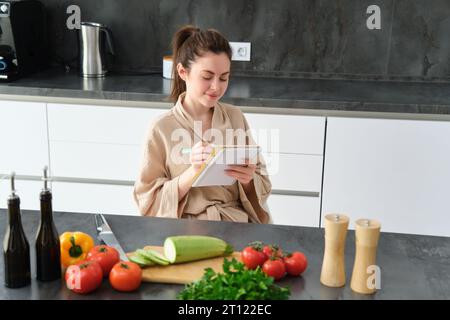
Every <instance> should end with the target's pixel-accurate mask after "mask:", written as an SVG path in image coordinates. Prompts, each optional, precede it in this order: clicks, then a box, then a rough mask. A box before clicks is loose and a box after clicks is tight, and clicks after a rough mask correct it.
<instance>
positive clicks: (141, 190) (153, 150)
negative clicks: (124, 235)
mask: <svg viewBox="0 0 450 320" xmlns="http://www.w3.org/2000/svg"><path fill="white" fill-rule="evenodd" d="M184 95H185V94H184V93H183V94H181V95H180V97H179V99H178V101H177V103H176V104H175V106H174V107H173V108H172V109H171V110H170V111H168V112H166V113H165V114H163V115H162V116H160V117H159V118H158V119H156V120H155V121H153V122H152V124H151V125H150V128H149V130H148V134H147V138H146V143H145V145H144V156H143V162H142V165H141V170H140V173H139V176H138V178H137V180H136V182H135V186H134V199H135V201H136V203H137V205H138V207H139V211H140V213H141V214H142V215H144V216H153V217H163V218H188V219H189V218H195V219H203V220H217V221H220V220H223V221H234V222H254V223H271V222H272V219H271V216H270V213H269V212H268V210H266V208H267V205H266V201H267V198H268V197H269V195H270V192H271V188H272V185H271V183H270V180H269V177H268V176H267V170H266V166H265V164H264V160H263V158H262V157H259V159H258V162H257V167H256V172H255V174H254V176H253V184H254V187H255V190H254V192H252V193H251V194H250V195H247V194H246V193H245V192H244V189H243V187H242V185H241V183H239V182H238V181H236V183H234V184H233V185H230V186H209V187H192V188H191V189H190V190H189V191H188V193H187V194H186V195H185V196H184V197H183V198H182V199H179V198H178V179H179V176H180V175H181V174H182V173H183V172H184V171H185V170H186V169H187V168H188V167H189V166H190V164H189V155H188V154H187V155H186V154H185V155H183V154H182V153H181V152H179V153H178V154H177V153H175V154H177V155H178V156H179V157H185V158H178V159H177V158H175V159H176V160H177V161H174V157H173V152H172V151H173V150H174V147H175V146H177V148H178V149H179V147H180V140H179V139H178V140H176V141H172V140H174V139H172V133H173V132H174V131H175V130H176V129H179V128H184V129H186V130H184V132H185V133H188V134H189V138H190V140H191V141H185V140H186V139H184V142H183V143H184V145H183V147H192V146H193V145H194V143H196V142H197V141H199V140H195V139H196V137H198V135H194V121H193V119H192V117H191V116H190V115H189V113H187V112H186V110H185V109H184V107H183V105H182V103H181V101H182V99H183V98H184ZM213 110H214V113H213V117H212V128H213V129H218V130H220V132H222V133H223V135H224V137H225V134H226V133H225V129H227V128H228V129H230V128H233V129H243V130H245V131H247V130H248V129H249V126H248V123H247V120H246V119H245V117H244V115H243V113H242V111H241V110H240V109H239V108H237V107H235V106H232V105H229V104H225V103H221V102H219V103H216V105H215V106H214V109H213ZM206 137H207V136H206ZM203 140H207V141H212V140H210V139H205V136H203ZM212 142H214V141H212ZM227 142H229V141H227ZM228 144H229V143H228ZM233 144H238V143H237V140H236V139H234V143H233ZM239 144H240V143H239ZM246 144H255V142H254V140H253V139H252V137H251V135H250V136H248V138H247V141H246ZM178 149H177V150H178ZM181 159H183V160H184V163H182V164H179V162H180V161H179V160H181ZM177 162H178V163H177ZM179 200H181V201H179Z"/></svg>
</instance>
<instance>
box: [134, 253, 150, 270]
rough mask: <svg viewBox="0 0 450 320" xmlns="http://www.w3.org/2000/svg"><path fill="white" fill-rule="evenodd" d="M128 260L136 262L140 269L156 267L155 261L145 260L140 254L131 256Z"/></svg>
mask: <svg viewBox="0 0 450 320" xmlns="http://www.w3.org/2000/svg"><path fill="white" fill-rule="evenodd" d="M128 259H129V260H130V261H131V262H134V263H136V264H137V265H139V267H141V268H145V267H150V266H154V265H155V263H154V262H153V261H150V260H149V259H146V258H143V257H142V256H140V255H138V254H133V255H130V256H129V257H128Z"/></svg>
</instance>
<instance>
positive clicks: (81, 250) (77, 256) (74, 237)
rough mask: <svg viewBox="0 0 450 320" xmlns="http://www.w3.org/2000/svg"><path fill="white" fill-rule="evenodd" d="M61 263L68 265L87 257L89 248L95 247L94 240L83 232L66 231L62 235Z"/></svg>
mask: <svg viewBox="0 0 450 320" xmlns="http://www.w3.org/2000/svg"><path fill="white" fill-rule="evenodd" d="M59 241H60V243H61V264H62V265H63V266H64V267H68V266H70V265H72V264H76V263H78V262H80V261H83V260H84V259H86V256H87V254H88V253H89V250H91V249H92V248H93V247H94V240H93V239H92V237H91V236H89V235H88V234H86V233H83V232H64V233H63V234H62V235H61V236H60V237H59Z"/></svg>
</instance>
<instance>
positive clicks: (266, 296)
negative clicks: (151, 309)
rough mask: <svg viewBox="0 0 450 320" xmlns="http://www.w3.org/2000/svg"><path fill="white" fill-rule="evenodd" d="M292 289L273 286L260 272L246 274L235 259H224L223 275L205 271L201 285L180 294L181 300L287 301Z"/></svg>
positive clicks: (254, 271)
mask: <svg viewBox="0 0 450 320" xmlns="http://www.w3.org/2000/svg"><path fill="white" fill-rule="evenodd" d="M290 294H291V292H290V289H289V288H282V287H279V286H277V285H275V284H274V283H273V278H272V277H268V276H267V275H266V274H265V273H264V272H262V270H261V268H260V267H258V268H256V269H255V270H247V269H246V268H245V267H244V264H243V263H241V262H238V261H237V260H236V259H235V258H233V259H232V260H229V259H224V262H223V273H216V272H215V271H214V270H212V269H211V268H207V269H205V273H204V274H203V277H202V278H201V279H200V280H199V281H195V282H191V283H189V284H187V285H186V286H185V288H184V289H183V290H182V291H180V292H179V293H178V295H177V298H178V299H180V300H286V299H288V298H289V295H290Z"/></svg>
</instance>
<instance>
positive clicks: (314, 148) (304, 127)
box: [245, 113, 325, 155]
mask: <svg viewBox="0 0 450 320" xmlns="http://www.w3.org/2000/svg"><path fill="white" fill-rule="evenodd" d="M245 118H246V119H247V122H248V124H249V126H250V129H251V132H252V136H253V138H254V139H255V141H256V143H258V144H259V145H260V146H261V148H262V150H263V151H264V152H272V153H273V152H275V153H294V154H311V155H322V154H323V143H324V132H325V117H313V116H297V115H275V114H262V113H245Z"/></svg>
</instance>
